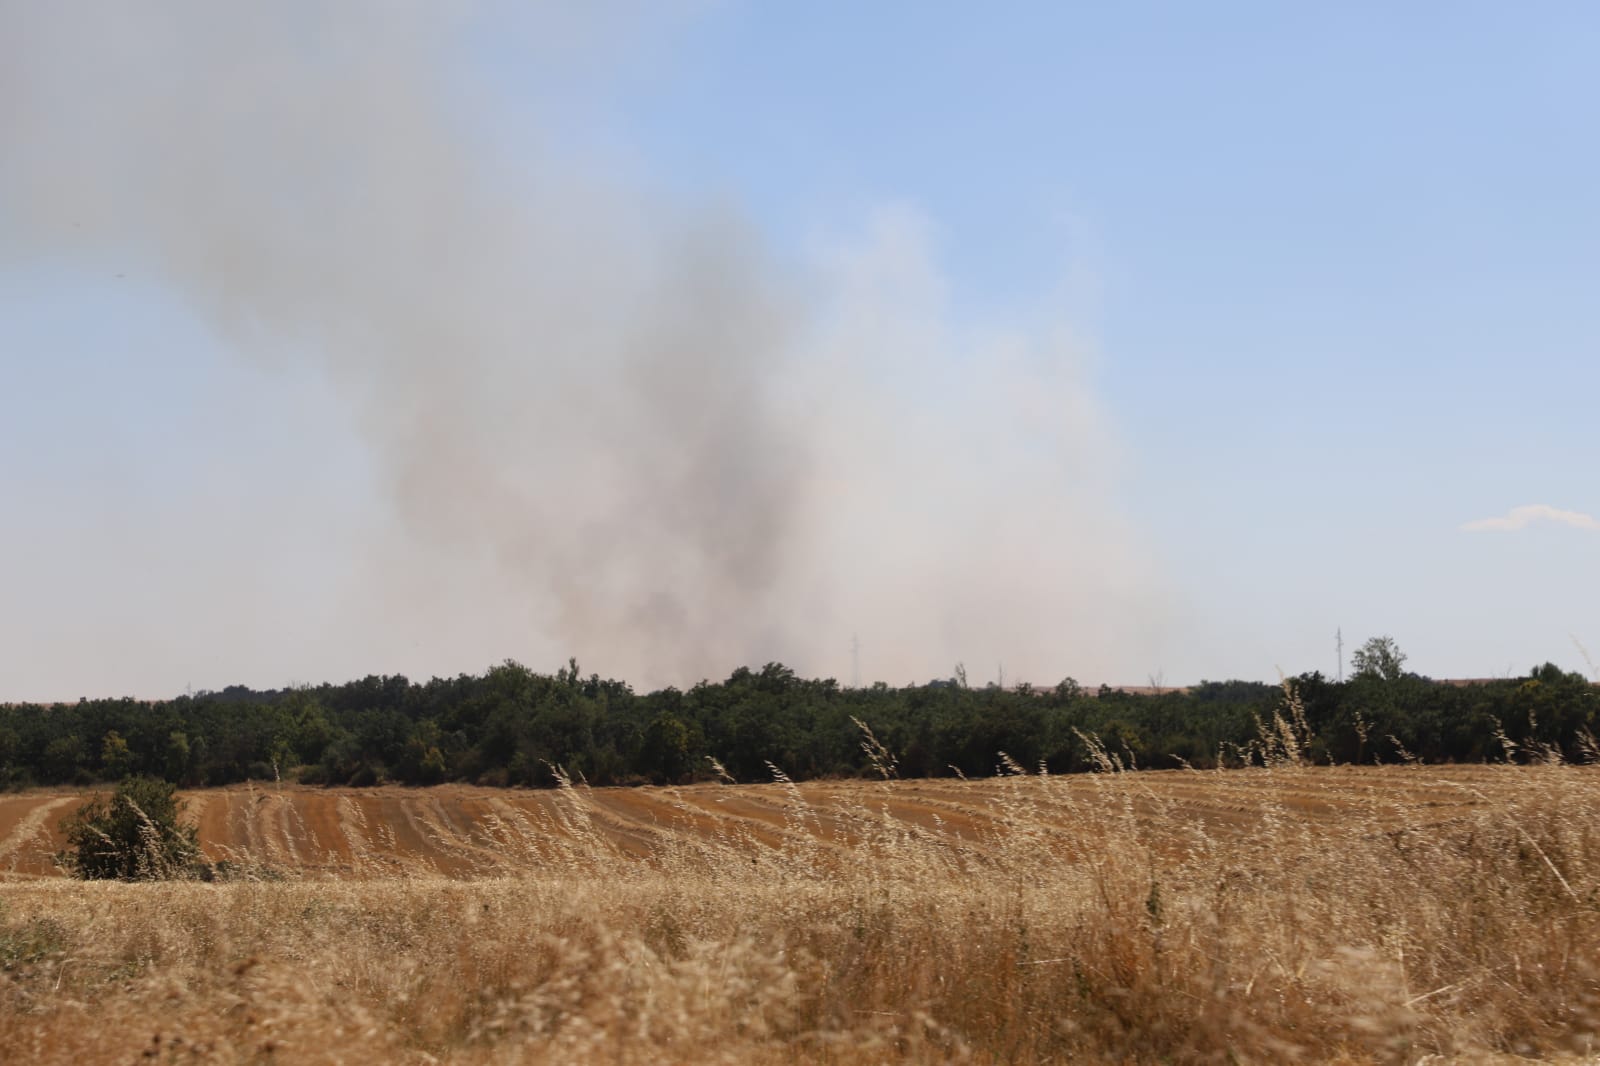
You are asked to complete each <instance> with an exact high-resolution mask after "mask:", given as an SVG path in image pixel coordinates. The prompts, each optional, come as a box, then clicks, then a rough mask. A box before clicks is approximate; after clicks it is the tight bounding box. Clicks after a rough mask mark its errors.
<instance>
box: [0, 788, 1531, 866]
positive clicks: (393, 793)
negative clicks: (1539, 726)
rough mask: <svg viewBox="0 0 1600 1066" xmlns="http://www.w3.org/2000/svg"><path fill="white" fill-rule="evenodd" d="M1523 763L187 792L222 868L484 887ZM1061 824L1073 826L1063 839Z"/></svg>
mask: <svg viewBox="0 0 1600 1066" xmlns="http://www.w3.org/2000/svg"><path fill="white" fill-rule="evenodd" d="M1522 780H1523V779H1522V777H1521V776H1520V775H1519V773H1518V770H1517V769H1516V768H1514V767H1507V766H1448V767H1331V768H1330V767H1318V768H1290V769H1280V770H1273V771H1267V770H1260V769H1257V770H1229V771H1220V772H1215V771H1206V772H1176V771H1174V772H1166V771H1163V772H1139V773H1131V774H1117V775H1085V776H1074V777H1050V778H1041V777H1032V776H1015V777H1003V778H989V779H984V780H976V781H964V780H958V779H937V780H912V781H895V782H889V783H885V782H864V781H834V782H813V783H806V784H800V785H794V786H791V785H787V784H782V783H775V784H763V785H725V784H697V785H691V786H685V787H681V788H611V789H586V788H577V789H571V790H555V789H552V790H547V791H529V790H509V789H490V788H477V787H471V786H461V785H446V786H439V787H436V788H419V789H413V788H398V787H383V788H365V789H351V788H343V789H340V788H330V789H323V788H310V787H305V786H298V785H284V786H281V787H280V786H275V785H262V786H240V787H233V788H226V789H212V790H205V791H198V792H192V793H185V794H184V796H183V798H184V800H185V801H186V804H187V807H186V817H187V818H188V819H189V820H191V821H193V822H195V823H196V824H197V826H198V828H199V836H200V843H201V847H202V849H203V850H204V851H205V853H206V855H207V857H209V858H210V859H212V860H232V861H234V862H236V863H240V864H243V865H246V866H249V867H252V868H257V869H267V870H274V871H278V872H281V873H285V874H293V875H298V876H309V877H340V878H351V877H355V878H371V877H386V876H426V875H442V876H446V877H480V876H495V875H504V874H510V873H516V872H524V871H529V870H535V869H538V868H540V867H549V866H559V865H561V864H564V863H565V862H567V861H568V860H569V859H570V857H571V856H572V855H574V854H576V853H578V852H579V851H582V852H585V853H593V851H594V850H595V849H600V850H602V851H606V852H609V853H611V854H614V855H616V856H618V857H628V858H634V859H638V860H640V861H653V860H655V859H658V858H660V857H661V856H663V855H664V854H667V853H669V852H670V851H671V849H672V848H673V847H674V846H675V845H685V846H693V847H702V848H703V847H707V846H713V847H718V848H724V849H738V850H744V851H748V852H749V854H750V855H751V857H752V858H753V859H759V858H760V857H761V856H762V855H763V854H764V853H767V852H777V851H781V850H782V849H784V848H788V847H806V848H809V849H811V851H812V853H814V854H815V853H818V852H820V853H822V854H827V853H829V852H833V853H836V854H837V855H838V856H840V857H841V859H842V858H843V857H847V856H848V854H849V852H850V849H851V848H852V847H853V846H855V845H856V844H858V843H859V842H860V841H861V840H863V839H865V838H869V837H870V838H872V839H874V840H877V841H881V840H882V839H883V834H884V832H885V831H886V830H888V831H890V832H897V833H904V834H907V835H909V836H910V837H913V838H916V839H921V840H924V841H928V840H931V841H936V842H940V843H943V844H947V845H948V846H949V847H950V848H951V849H953V851H954V853H956V854H959V855H960V856H962V857H963V858H964V859H971V860H974V861H981V860H982V858H983V856H984V854H985V852H986V851H987V850H988V849H990V848H993V847H997V846H1001V844H1002V842H1003V841H1004V840H1006V839H1007V837H1008V834H1009V833H1011V832H1012V831H1013V830H1015V829H1017V828H1018V827H1019V826H1025V827H1027V828H1028V829H1030V830H1032V831H1034V832H1038V833H1042V834H1043V837H1042V838H1041V839H1045V840H1048V841H1049V846H1051V847H1060V848H1067V849H1070V848H1071V847H1072V839H1071V833H1070V831H1069V830H1070V827H1071V826H1073V825H1075V824H1076V825H1081V824H1082V819H1083V818H1084V817H1086V816H1087V817H1093V816H1094V815H1095V811H1096V806H1097V805H1101V806H1104V807H1105V809H1106V810H1107V811H1110V810H1111V809H1112V807H1111V806H1110V805H1115V808H1116V809H1117V810H1118V811H1121V812H1123V813H1126V812H1128V811H1131V812H1132V813H1133V814H1134V816H1135V818H1136V819H1137V820H1138V821H1139V822H1142V823H1146V824H1159V825H1160V826H1161V827H1162V832H1161V834H1160V836H1161V846H1164V847H1182V846H1184V842H1183V840H1182V835H1181V833H1179V834H1174V833H1173V831H1172V830H1173V828H1174V827H1175V826H1176V827H1181V826H1184V825H1193V826H1196V827H1198V828H1201V829H1204V830H1205V832H1206V833H1207V834H1208V835H1209V836H1211V837H1212V838H1222V839H1226V838H1229V837H1247V836H1249V835H1250V834H1251V833H1252V832H1253V831H1255V830H1257V829H1259V828H1261V827H1263V826H1265V825H1266V824H1267V823H1268V822H1269V821H1270V822H1271V823H1272V824H1274V825H1275V826H1277V827H1279V828H1281V827H1282V825H1283V824H1284V823H1285V822H1286V821H1287V822H1288V823H1290V824H1299V825H1303V826H1304V827H1306V828H1307V829H1308V830H1312V831H1315V830H1316V829H1318V828H1319V827H1321V828H1329V829H1331V828H1334V827H1341V828H1344V829H1346V830H1348V829H1349V828H1350V827H1351V826H1353V825H1365V826H1377V827H1381V826H1382V825H1384V824H1401V823H1403V824H1405V825H1406V826H1408V827H1410V828H1411V829H1413V830H1415V829H1416V828H1417V827H1418V826H1425V825H1427V824H1429V823H1444V822H1448V821H1450V820H1452V819H1455V818H1458V817H1459V816H1461V815H1462V814H1463V813H1465V812H1466V811H1467V810H1468V809H1470V808H1472V807H1474V806H1480V805H1483V804H1487V803H1496V804H1498V803H1511V802H1515V798H1516V795H1517V792H1518V790H1519V787H1520V786H1521V783H1522ZM88 794H89V793H87V792H83V793H69V792H59V791H58V792H31V793H18V794H12V795H6V796H0V877H3V878H5V879H11V880H15V879H32V878H39V877H51V876H60V871H59V870H58V869H57V868H56V866H55V864H54V862H53V858H52V857H53V855H54V854H55V853H56V852H57V851H58V850H59V849H60V848H61V847H62V845H63V841H62V838H61V834H60V830H59V822H60V820H61V818H62V817H63V816H65V815H67V814H69V813H71V812H72V811H73V810H74V809H75V807H76V806H77V804H78V803H80V802H82V800H83V799H84V798H86V797H87V795H88ZM1052 830H1061V832H1060V833H1057V834H1053V833H1052V832H1051V831H1052Z"/></svg>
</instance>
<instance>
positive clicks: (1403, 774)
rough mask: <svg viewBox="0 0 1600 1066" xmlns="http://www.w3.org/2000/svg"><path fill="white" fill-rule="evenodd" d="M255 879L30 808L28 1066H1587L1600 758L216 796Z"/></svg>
mask: <svg viewBox="0 0 1600 1066" xmlns="http://www.w3.org/2000/svg"><path fill="white" fill-rule="evenodd" d="M187 799H188V803H189V808H188V809H189V814H190V817H191V818H193V819H194V820H196V821H197V823H198V825H199V827H200V836H201V843H202V846H203V847H204V849H205V851H206V852H207V854H208V855H209V856H210V857H211V858H213V859H227V860H229V861H230V866H231V867H232V868H233V869H235V870H237V871H241V872H242V875H243V877H244V879H242V880H235V881H231V882H228V883H216V884H210V883H189V882H183V883H163V884H115V883H79V882H75V881H71V880H68V879H66V878H64V877H62V876H60V875H59V873H57V872H56V871H55V869H54V867H53V866H52V864H51V863H50V861H49V856H50V854H51V853H52V852H53V851H54V850H55V849H56V848H57V847H59V840H58V839H57V837H56V836H55V833H56V828H55V825H56V822H57V821H58V820H59V818H60V817H61V816H62V815H64V814H66V813H68V812H69V811H71V810H72V809H73V806H74V805H75V802H76V800H77V797H75V796H69V795H63V794H48V793H38V794H29V795H13V796H7V797H4V798H0V867H3V868H4V869H5V870H6V871H7V873H6V875H5V876H6V878H7V881H6V883H4V884H3V885H0V904H3V912H0V967H3V981H0V996H3V999H0V1061H7V1062H12V1061H14V1062H25V1061H26V1062H68V1061H72V1062H134V1061H151V1060H152V1059H153V1060H155V1061H178V1062H227V1063H233V1062H266V1061H283V1062H314V1063H322V1062H328V1063H333V1062H351V1063H356V1062H416V1063H429V1062H453V1063H490V1062H493V1063H499V1062H528V1063H543V1062H590V1061H599V1062H662V1061H665V1062H701V1061H726V1062H791V1061H808V1062H839V1063H857V1062H882V1061H912V1062H925V1061H946V1060H948V1061H971V1062H982V1063H988V1062H1030V1061H1062V1062H1068V1061H1072V1062H1079V1061H1113V1062H1285V1061H1302V1062H1328V1061H1333V1062H1346V1063H1364V1062H1374V1063H1402V1062H1420V1061H1424V1060H1426V1061H1457V1060H1459V1061H1519V1060H1522V1059H1528V1058H1547V1059H1557V1060H1562V1059H1565V1060H1573V1059H1577V1058H1580V1057H1582V1056H1585V1055H1588V1054H1591V1053H1592V1049H1594V1048H1595V1047H1597V1046H1600V1041H1597V1033H1600V771H1596V770H1591V769H1589V768H1585V767H1574V766H1560V765H1553V766H1534V767H1511V766H1474V767H1434V768H1422V767H1392V768H1376V767H1374V768H1349V767H1338V768H1306V767H1295V766H1282V767H1277V768H1273V769H1254V770H1226V771H1217V772H1163V773H1148V772H1139V773H1107V774H1099V775H1093V776H1079V777H1070V778H1064V777H1041V776H1032V775H1017V776H1011V777H1004V778H998V779H993V780H986V781H972V782H966V781H958V780H940V781H905V782H898V781H896V782H881V783H866V782H828V783H816V784H805V785H799V786H795V785H790V784H787V783H785V782H779V783H776V784H769V785H697V786H693V787H686V788H677V789H665V788H663V789H604V790H587V789H583V788H576V789H561V790H552V791H549V792H527V791H496V790H489V789H478V788H467V787H459V786H450V787H441V788H436V789H419V790H411V789H390V788H378V789H346V790H338V789H327V790H324V789H308V788H299V787H288V786H286V787H283V788H281V789H279V788H273V787H265V788H263V787H254V788H250V787H245V788H233V789H226V790H216V791H210V792H202V793H195V794H191V795H189V796H187Z"/></svg>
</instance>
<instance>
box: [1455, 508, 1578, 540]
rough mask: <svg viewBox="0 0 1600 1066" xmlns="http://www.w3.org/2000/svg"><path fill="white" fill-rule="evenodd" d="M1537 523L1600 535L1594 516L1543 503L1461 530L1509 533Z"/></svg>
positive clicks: (1466, 525)
mask: <svg viewBox="0 0 1600 1066" xmlns="http://www.w3.org/2000/svg"><path fill="white" fill-rule="evenodd" d="M1535 522H1559V523H1560V524H1561V525H1564V526H1571V527H1572V528H1574V529H1587V530H1589V531H1591V532H1595V533H1600V519H1596V518H1595V517H1594V516H1593V515H1586V514H1584V513H1582V512H1581V511H1563V510H1560V509H1558V508H1555V507H1551V506H1550V505H1549V504H1543V503H1530V504H1528V505H1527V506H1525V507H1513V508H1511V510H1509V511H1507V512H1506V513H1505V514H1503V515H1501V516H1500V517H1499V518H1480V519H1478V520H1476V521H1474V522H1467V523H1464V524H1463V525H1462V527H1461V528H1462V529H1464V530H1466V531H1467V532H1469V533H1509V532H1511V531H1513V530H1517V529H1522V528H1524V527H1526V526H1531V525H1533V524H1534V523H1535Z"/></svg>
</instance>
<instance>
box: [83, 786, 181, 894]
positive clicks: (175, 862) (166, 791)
mask: <svg viewBox="0 0 1600 1066" xmlns="http://www.w3.org/2000/svg"><path fill="white" fill-rule="evenodd" d="M182 812H183V807H182V804H181V803H179V801H178V797H177V790H176V788H175V786H173V785H171V784H169V783H168V782H166V781H162V780H160V779H159V778H154V777H130V778H128V779H127V780H125V781H123V782H122V784H120V785H118V786H117V791H116V793H115V794H114V795H113V796H112V797H111V799H110V800H109V801H108V800H106V798H105V797H103V796H95V797H94V798H93V799H91V800H90V801H89V802H88V803H85V804H84V805H83V806H82V807H79V808H78V809H77V811H75V812H74V813H72V814H71V815H68V816H67V817H66V818H64V819H62V821H61V830H62V832H63V833H64V834H65V835H66V838H67V849H66V850H65V851H63V852H61V853H60V854H59V855H58V856H57V860H58V861H59V862H60V863H61V864H62V865H63V866H65V867H66V868H67V869H68V870H70V871H71V872H72V873H73V874H75V875H76V876H78V877H81V878H83V879H84V880H89V881H92V880H118V881H148V880H158V879H163V878H171V877H188V876H191V875H192V874H193V873H194V872H195V870H196V868H197V867H198V866H199V865H200V845H199V843H198V840H197V838H196V830H195V827H194V826H192V825H186V824H184V823H182V822H180V821H179V820H178V819H179V815H180V814H182Z"/></svg>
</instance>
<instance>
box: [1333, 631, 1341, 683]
mask: <svg viewBox="0 0 1600 1066" xmlns="http://www.w3.org/2000/svg"><path fill="white" fill-rule="evenodd" d="M1333 642H1334V644H1335V645H1337V646H1338V648H1339V684H1341V685H1342V684H1344V627H1343V626H1340V627H1339V628H1338V629H1335V630H1334V631H1333Z"/></svg>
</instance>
